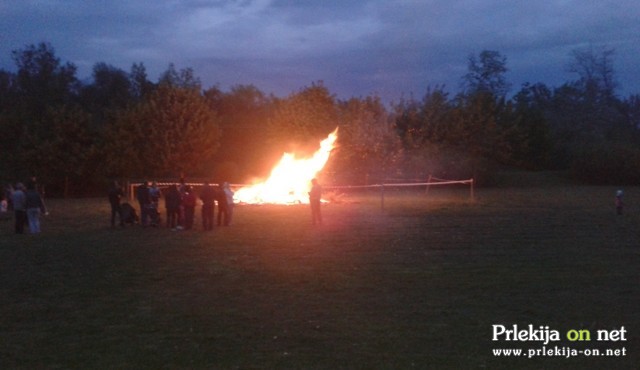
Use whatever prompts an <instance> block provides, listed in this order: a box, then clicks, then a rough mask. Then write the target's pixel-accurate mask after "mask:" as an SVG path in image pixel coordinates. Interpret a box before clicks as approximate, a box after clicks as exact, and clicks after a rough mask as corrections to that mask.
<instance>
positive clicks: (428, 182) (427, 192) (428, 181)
mask: <svg viewBox="0 0 640 370" xmlns="http://www.w3.org/2000/svg"><path fill="white" fill-rule="evenodd" d="M429 184H431V174H429V178H428V179H427V188H426V189H425V190H424V195H427V194H429V187H431V185H429Z"/></svg>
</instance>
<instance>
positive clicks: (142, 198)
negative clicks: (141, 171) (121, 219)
mask: <svg viewBox="0 0 640 370" xmlns="http://www.w3.org/2000/svg"><path fill="white" fill-rule="evenodd" d="M148 185H149V183H148V182H147V181H146V180H145V181H143V182H142V184H141V185H140V186H138V191H137V193H136V198H137V199H138V204H139V205H140V223H141V224H142V226H143V227H146V226H148V224H149V209H150V205H151V196H150V195H149V186H148Z"/></svg>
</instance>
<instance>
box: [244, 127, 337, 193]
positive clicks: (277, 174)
mask: <svg viewBox="0 0 640 370" xmlns="http://www.w3.org/2000/svg"><path fill="white" fill-rule="evenodd" d="M337 138H338V128H336V129H335V130H334V131H333V132H332V133H330V134H329V136H327V138H326V139H324V140H322V141H321V142H320V149H318V150H317V151H316V152H315V153H314V154H313V156H311V157H310V158H297V157H296V155H295V154H293V153H284V154H283V155H282V158H281V159H280V162H278V164H277V165H276V166H275V167H274V168H273V170H271V175H269V178H268V179H267V180H265V181H262V182H257V183H255V184H253V185H251V186H247V187H244V188H240V189H238V191H236V193H235V195H234V199H235V201H236V202H240V203H248V204H263V203H275V204H295V203H305V204H307V203H309V194H308V192H309V190H310V189H311V179H313V178H314V177H316V175H317V174H318V172H320V171H321V170H322V168H323V167H324V165H325V163H327V160H328V159H329V155H330V154H331V150H333V148H334V147H335V146H334V145H335V142H336V139H337Z"/></svg>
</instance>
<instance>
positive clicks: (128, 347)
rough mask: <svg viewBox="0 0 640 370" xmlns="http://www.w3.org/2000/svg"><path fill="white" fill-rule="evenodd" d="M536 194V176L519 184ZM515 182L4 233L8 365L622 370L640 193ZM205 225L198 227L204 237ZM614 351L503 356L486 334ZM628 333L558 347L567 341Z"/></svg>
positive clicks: (631, 329) (638, 324)
mask: <svg viewBox="0 0 640 370" xmlns="http://www.w3.org/2000/svg"><path fill="white" fill-rule="evenodd" d="M527 183H530V182H527ZM615 190H616V188H613V187H590V186H572V185H570V184H553V183H552V184H547V183H543V184H538V186H532V185H522V184H520V185H519V184H515V185H514V186H510V187H502V188H491V189H479V190H476V194H475V195H476V197H475V200H473V201H472V200H470V199H469V189H468V188H446V189H445V188H443V189H435V188H432V189H430V190H429V193H428V194H425V193H424V189H422V190H420V191H413V192H406V191H405V192H394V191H387V192H386V193H385V201H384V209H381V202H380V198H379V194H378V193H377V192H372V193H368V194H363V193H358V194H347V195H345V196H344V197H342V198H341V199H342V200H343V202H340V203H331V204H327V205H325V206H324V207H323V213H324V218H325V220H324V221H325V222H324V224H323V225H321V226H315V227H314V226H312V225H311V223H310V213H309V210H308V208H307V207H306V206H271V205H270V206H239V207H237V208H236V212H235V218H234V222H233V224H232V225H231V226H230V227H226V228H224V227H223V228H216V229H215V230H214V231H213V232H204V231H201V228H200V227H198V228H197V229H196V230H194V231H188V232H173V231H171V230H168V229H165V228H159V229H155V228H146V229H143V228H141V227H139V226H134V227H128V228H124V229H115V230H112V229H110V228H109V227H108V213H109V211H108V205H107V204H106V201H105V200H103V199H83V200H49V204H48V206H49V209H50V211H51V215H50V216H48V217H46V218H45V219H44V220H43V233H42V234H41V235H14V234H13V233H12V225H11V221H4V222H2V223H0V228H1V230H0V334H1V335H0V344H1V345H0V366H1V367H2V368H83V369H88V368H119V369H143V368H148V369H156V368H242V369H247V368H249V369H251V368H305V369H314V368H317V369H329V368H357V369H378V368H385V369H386V368H388V369H408V368H421V369H425V368H437V369H439V368H487V369H492V368H511V369H513V368H532V369H534V368H535V369H538V368H558V369H560V368H562V369H566V368H594V369H595V368H604V367H610V368H616V369H625V368H629V369H631V368H635V367H636V366H637V364H638V363H639V362H640V345H639V343H640V342H639V341H640V315H638V307H640V294H639V293H640V292H639V285H640V284H639V283H640V279H639V272H640V229H639V226H640V189H639V188H627V189H625V199H626V201H627V205H626V209H625V214H624V215H622V216H617V215H616V214H615V211H614V209H613V197H614V194H615ZM198 226H199V225H198ZM494 324H502V325H505V326H508V327H509V328H511V327H512V326H513V325H514V324H517V325H518V326H520V327H521V328H526V327H527V325H529V324H532V325H534V326H535V327H536V328H538V327H539V326H549V328H550V329H555V330H558V331H559V332H560V333H561V335H562V336H563V338H562V341H560V342H551V343H549V344H548V345H547V347H548V348H550V347H553V346H559V347H569V348H574V349H577V350H584V349H587V348H588V349H593V348H596V349H601V350H606V349H609V348H613V349H616V348H623V347H624V348H626V356H620V357H603V356H600V357H585V356H578V357H576V358H569V359H567V358H562V357H549V356H544V357H537V358H533V359H526V358H499V357H495V356H493V354H492V352H491V350H492V349H493V348H522V349H530V348H534V349H537V348H542V346H543V343H541V342H504V341H498V342H494V341H492V340H491V339H492V325H494ZM621 326H624V327H625V329H626V330H627V336H626V339H627V340H626V341H619V342H601V341H596V340H595V338H592V341H590V342H569V341H568V340H566V339H565V338H564V334H565V333H566V332H567V331H568V330H570V329H586V330H589V331H591V332H592V333H594V334H595V332H596V330H600V329H606V330H614V329H620V327H621Z"/></svg>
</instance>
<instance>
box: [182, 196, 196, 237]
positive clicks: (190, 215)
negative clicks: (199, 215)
mask: <svg viewBox="0 0 640 370" xmlns="http://www.w3.org/2000/svg"><path fill="white" fill-rule="evenodd" d="M196 201H197V198H196V195H195V194H194V192H193V188H191V186H187V189H186V191H185V193H184V195H183V196H182V205H183V206H184V229H185V230H191V229H192V228H193V221H194V216H195V212H196Z"/></svg>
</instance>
